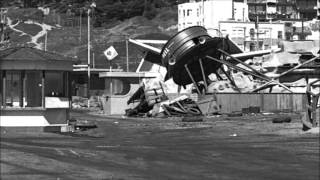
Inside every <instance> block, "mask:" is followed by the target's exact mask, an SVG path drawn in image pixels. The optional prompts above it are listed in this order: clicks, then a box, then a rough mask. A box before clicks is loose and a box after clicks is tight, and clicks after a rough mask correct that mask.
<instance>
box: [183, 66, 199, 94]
mask: <svg viewBox="0 0 320 180" xmlns="http://www.w3.org/2000/svg"><path fill="white" fill-rule="evenodd" d="M184 68H185V69H186V71H187V73H188V75H189V77H190V79H191V81H192V83H193V85H194V86H195V88H196V89H197V92H198V94H201V92H200V90H199V87H198V85H197V83H196V81H195V80H194V79H193V77H192V74H191V72H190V70H189V68H188V65H186V64H185V65H184Z"/></svg>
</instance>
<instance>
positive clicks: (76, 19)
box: [6, 6, 177, 70]
mask: <svg viewBox="0 0 320 180" xmlns="http://www.w3.org/2000/svg"><path fill="white" fill-rule="evenodd" d="M155 12H156V14H155V16H154V17H152V18H151V19H150V18H148V17H146V16H143V14H142V15H139V16H134V17H130V18H128V19H123V20H120V19H111V20H108V23H106V22H107V20H106V21H105V22H104V23H103V24H102V25H101V26H98V27H97V26H95V25H94V23H95V22H96V19H98V18H97V16H93V17H92V24H91V28H90V29H91V43H92V52H93V53H94V55H93V54H92V56H94V58H95V67H97V68H107V67H109V64H108V62H107V61H106V58H105V56H104V55H103V51H104V50H105V49H106V48H108V47H109V46H111V45H113V46H114V47H115V49H116V50H117V51H118V53H119V56H118V57H117V58H116V59H115V60H114V61H113V62H114V63H113V66H115V68H123V69H125V67H124V65H125V61H126V51H125V39H126V37H127V38H128V37H129V38H137V37H140V38H141V37H143V38H145V39H168V38H169V37H170V36H171V35H173V34H174V33H176V31H177V26H176V24H177V8H176V6H174V7H162V8H157V9H156V11H155ZM7 24H8V26H9V29H10V41H9V43H7V45H6V47H12V46H22V45H23V46H25V45H27V46H34V47H36V48H39V49H44V48H45V45H44V42H45V36H46V34H47V50H48V51H54V52H58V53H61V54H64V55H67V56H72V57H78V58H79V60H80V61H82V62H83V63H84V64H86V61H87V30H88V28H87V17H86V16H81V24H80V16H76V15H74V16H67V15H66V14H64V13H57V12H53V11H51V12H50V14H48V15H43V12H42V11H40V10H38V9H35V8H9V11H8V13H7ZM141 55H142V54H141V53H138V52H137V49H136V48H135V47H133V46H131V45H129V60H130V70H135V68H136V67H137V65H138V62H139V61H140V59H141V57H142V56H141Z"/></svg>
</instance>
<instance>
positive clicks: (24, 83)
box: [22, 72, 27, 107]
mask: <svg viewBox="0 0 320 180" xmlns="http://www.w3.org/2000/svg"><path fill="white" fill-rule="evenodd" d="M22 89H23V94H22V96H23V97H22V99H23V107H26V105H27V104H25V101H26V99H27V75H26V72H24V76H23V87H22Z"/></svg>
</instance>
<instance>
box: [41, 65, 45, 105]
mask: <svg viewBox="0 0 320 180" xmlns="http://www.w3.org/2000/svg"><path fill="white" fill-rule="evenodd" d="M41 85H42V86H41V95H42V107H43V108H45V107H46V105H45V102H46V99H45V98H46V96H45V94H44V93H45V71H42V77H41Z"/></svg>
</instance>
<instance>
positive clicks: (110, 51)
mask: <svg viewBox="0 0 320 180" xmlns="http://www.w3.org/2000/svg"><path fill="white" fill-rule="evenodd" d="M103 53H104V55H105V56H106V57H107V59H108V60H109V61H111V60H112V59H114V58H115V57H117V56H118V52H117V51H116V50H115V49H114V47H113V46H110V47H109V48H108V49H106V50H105V51H104V52H103Z"/></svg>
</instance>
